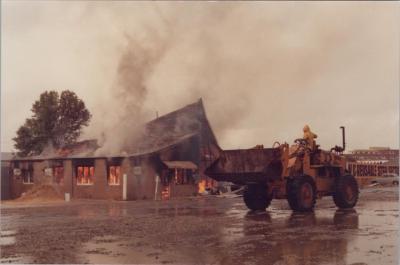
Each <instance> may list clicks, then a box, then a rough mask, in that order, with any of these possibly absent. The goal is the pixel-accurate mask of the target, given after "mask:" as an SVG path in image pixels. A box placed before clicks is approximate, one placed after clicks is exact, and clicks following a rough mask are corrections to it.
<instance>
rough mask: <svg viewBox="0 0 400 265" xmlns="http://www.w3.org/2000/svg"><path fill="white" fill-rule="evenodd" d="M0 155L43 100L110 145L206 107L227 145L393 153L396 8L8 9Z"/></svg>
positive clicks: (84, 5)
mask: <svg viewBox="0 0 400 265" xmlns="http://www.w3.org/2000/svg"><path fill="white" fill-rule="evenodd" d="M1 5H2V6H1V9H2V10H1V12H2V14H1V151H12V150H14V147H13V144H14V143H13V141H12V138H13V137H14V136H15V134H16V130H17V129H18V128H19V126H21V125H22V124H23V123H24V121H25V119H26V118H28V117H30V116H31V115H32V113H31V112H30V109H31V107H32V103H33V102H34V101H35V100H37V99H38V98H39V95H40V94H41V93H42V92H43V91H45V90H56V91H62V90H65V89H69V90H72V91H74V92H75V93H76V94H77V95H78V96H79V97H80V98H82V99H83V100H84V102H85V103H86V105H87V108H88V109H89V111H90V112H91V113H92V114H93V118H92V121H91V123H90V125H89V126H88V127H87V128H85V129H84V132H83V135H82V139H85V138H101V137H103V138H104V137H105V138H104V139H106V140H105V142H106V143H107V141H108V142H109V143H110V144H112V145H115V144H117V143H116V142H115V141H117V142H118V139H122V138H124V137H130V135H131V134H132V132H133V131H134V130H135V128H136V127H139V125H140V124H141V123H143V122H145V121H147V120H151V119H153V118H155V115H156V112H158V114H159V115H163V114H166V113H168V112H170V111H173V110H175V109H176V108H180V107H183V106H185V105H187V104H190V103H192V102H195V101H196V100H198V99H199V98H202V99H203V101H204V104H205V107H206V112H207V116H208V118H209V120H210V123H211V126H212V128H213V129H214V131H215V133H216V136H217V139H218V141H219V144H220V145H221V147H222V148H227V149H228V148H249V147H252V146H255V145H257V144H264V146H265V147H270V146H272V144H273V143H274V142H275V141H279V142H285V141H286V142H288V143H292V142H293V140H294V139H296V138H299V137H301V136H302V128H303V126H304V125H305V124H308V125H309V126H310V127H311V130H312V131H313V132H314V133H316V134H317V135H318V139H317V142H318V144H320V145H321V147H322V148H324V149H330V148H331V147H332V146H334V145H340V144H341V131H340V129H339V127H340V126H345V127H346V136H347V147H348V149H359V148H368V147H370V146H384V147H391V148H398V147H399V58H400V56H399V47H400V46H399V32H400V29H399V28H400V26H399V25H400V12H399V3H398V2H258V1H257V2H129V1H120V2H117V1H98V2H95V1H87V2H85V1H71V2H68V1H60V2H57V1H34V2H33V1H26V2H24V1H2V3H1Z"/></svg>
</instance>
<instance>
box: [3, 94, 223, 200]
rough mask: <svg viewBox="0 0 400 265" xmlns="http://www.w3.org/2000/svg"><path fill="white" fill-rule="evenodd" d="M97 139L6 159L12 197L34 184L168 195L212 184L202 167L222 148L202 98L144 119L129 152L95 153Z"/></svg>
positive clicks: (74, 191)
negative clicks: (50, 151)
mask: <svg viewBox="0 0 400 265" xmlns="http://www.w3.org/2000/svg"><path fill="white" fill-rule="evenodd" d="M99 148H100V146H99V145H98V144H97V141H95V140H87V141H82V142H79V143H77V144H75V145H73V146H69V147H67V148H64V149H62V150H58V151H56V152H52V153H51V154H45V153H42V154H41V155H40V156H35V157H26V158H13V159H10V160H9V161H8V162H9V165H10V174H9V176H10V180H11V185H10V186H11V194H12V198H17V197H19V196H21V194H22V193H24V192H26V191H28V190H29V189H31V188H32V187H35V186H37V185H52V186H53V187H54V188H55V189H56V190H57V192H59V193H60V194H64V193H69V194H70V195H71V196H72V197H73V198H94V199H116V200H136V199H152V198H156V199H167V198H170V197H174V196H189V195H194V194H197V193H198V192H199V188H200V189H204V188H205V187H210V186H213V185H215V183H214V181H213V180H211V179H209V178H208V177H206V176H205V175H204V173H203V172H204V170H205V168H207V166H208V165H210V164H211V163H212V162H213V161H214V160H215V159H216V158H217V157H218V156H219V153H220V151H221V149H220V147H219V145H218V143H217V140H216V137H215V135H214V133H213V131H212V129H211V126H210V124H209V121H208V119H207V116H206V113H205V110H204V105H203V103H202V100H201V99H200V100H199V101H197V102H195V103H193V104H190V105H187V106H185V107H183V108H181V109H178V110H176V111H174V112H171V113H168V114H166V115H164V116H161V117H159V118H156V119H155V120H152V121H150V122H148V123H147V124H146V125H145V128H144V130H143V132H142V133H141V134H140V136H139V137H136V138H135V141H134V144H133V145H132V146H130V147H129V148H128V152H123V153H119V154H105V155H97V154H98V152H96V151H98V150H99Z"/></svg>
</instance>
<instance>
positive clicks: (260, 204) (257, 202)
mask: <svg viewBox="0 0 400 265" xmlns="http://www.w3.org/2000/svg"><path fill="white" fill-rule="evenodd" d="M243 200H244V203H245V204H246V206H247V208H249V209H250V210H253V211H257V210H261V211H264V210H265V209H266V208H268V206H269V205H270V204H271V201H272V196H270V195H269V194H268V186H267V185H265V184H248V185H246V187H245V188H244V191H243Z"/></svg>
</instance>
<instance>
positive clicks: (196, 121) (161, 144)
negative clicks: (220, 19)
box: [16, 99, 220, 160]
mask: <svg viewBox="0 0 400 265" xmlns="http://www.w3.org/2000/svg"><path fill="white" fill-rule="evenodd" d="M193 137H199V138H200V139H201V141H202V142H203V143H206V144H214V145H215V146H217V147H218V148H219V149H220V147H219V145H218V143H217V140H216V138H215V135H214V132H213V131H212V129H211V126H210V124H209V121H208V119H207V116H206V113H205V109H204V105H203V102H202V100H201V99H199V100H198V101H197V102H195V103H192V104H189V105H187V106H185V107H183V108H180V109H178V110H175V111H173V112H170V113H168V114H165V115H163V116H161V117H159V118H157V119H154V120H152V121H150V122H148V123H147V124H146V125H145V128H144V130H143V133H142V134H141V135H140V136H139V137H138V138H137V139H136V140H135V141H134V143H133V145H132V146H130V147H129V148H128V152H124V153H114V154H105V155H95V151H96V150H97V149H98V148H99V146H98V144H97V141H96V140H86V141H82V142H78V143H76V144H75V145H72V146H69V147H67V148H63V149H61V150H58V151H56V152H52V153H47V154H46V153H45V152H44V153H42V154H41V155H39V156H31V157H25V158H21V159H20V158H18V159H16V160H47V159H78V158H95V157H132V156H140V155H146V154H151V153H155V152H159V151H161V150H163V149H166V148H171V147H172V146H175V145H177V144H180V143H182V142H184V141H187V140H189V139H191V138H193Z"/></svg>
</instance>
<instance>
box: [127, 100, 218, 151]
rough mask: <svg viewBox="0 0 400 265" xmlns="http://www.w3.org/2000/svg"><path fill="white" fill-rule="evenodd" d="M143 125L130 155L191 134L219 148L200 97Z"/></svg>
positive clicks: (170, 142)
mask: <svg viewBox="0 0 400 265" xmlns="http://www.w3.org/2000/svg"><path fill="white" fill-rule="evenodd" d="M145 127H146V128H145V130H144V133H143V135H142V136H141V137H140V138H139V139H138V140H137V141H136V143H135V147H134V148H133V150H132V151H133V152H131V153H130V155H135V154H138V153H139V154H140V153H152V152H155V151H158V150H161V149H164V148H167V147H169V146H173V145H175V144H177V143H180V142H183V141H184V140H187V139H188V138H191V137H193V136H199V137H200V141H201V143H202V144H203V145H204V144H212V145H215V146H217V147H218V148H219V145H218V142H217V139H216V138H215V135H214V132H213V131H212V129H211V126H210V123H209V121H208V119H207V116H206V113H205V109H204V105H203V101H202V99H199V100H198V101H197V102H195V103H193V104H190V105H187V106H185V107H183V108H181V109H178V110H176V111H173V112H170V113H168V114H166V115H163V116H161V117H159V118H157V119H154V120H152V121H150V122H148V123H147V124H146V126H145Z"/></svg>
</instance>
